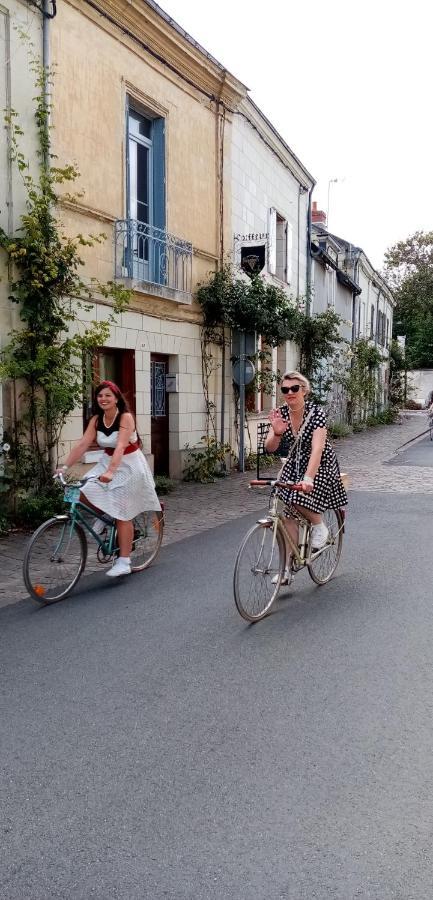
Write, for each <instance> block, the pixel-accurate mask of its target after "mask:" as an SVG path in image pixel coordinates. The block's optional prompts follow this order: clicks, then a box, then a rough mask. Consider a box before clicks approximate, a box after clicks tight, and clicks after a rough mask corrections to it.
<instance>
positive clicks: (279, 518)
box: [233, 478, 345, 622]
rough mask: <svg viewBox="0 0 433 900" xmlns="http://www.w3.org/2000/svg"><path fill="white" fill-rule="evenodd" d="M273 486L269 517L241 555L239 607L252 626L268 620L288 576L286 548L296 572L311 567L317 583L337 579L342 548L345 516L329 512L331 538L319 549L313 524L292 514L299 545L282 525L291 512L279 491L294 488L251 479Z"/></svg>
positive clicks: (249, 537)
mask: <svg viewBox="0 0 433 900" xmlns="http://www.w3.org/2000/svg"><path fill="white" fill-rule="evenodd" d="M266 486H270V487H271V496H270V501H269V512H268V515H267V516H265V517H264V518H263V519H259V520H258V521H257V522H256V524H255V525H253V527H252V528H250V530H249V531H248V533H247V534H246V535H245V537H244V539H243V541H242V544H241V546H240V548H239V551H238V555H237V557H236V563H235V569H234V576H233V589H234V598H235V603H236V608H237V610H238V612H239V613H240V615H241V616H242V617H243V618H244V619H246V620H247V622H257V621H258V620H259V619H263V618H264V616H267V615H268V614H269V612H270V610H271V607H272V605H273V603H274V602H275V600H276V598H277V596H278V593H279V590H280V587H281V580H282V578H283V576H284V572H285V568H286V558H287V550H286V548H287V546H288V547H289V552H290V556H291V563H290V568H291V573H292V574H293V573H295V572H298V571H299V570H300V569H303V568H307V569H308V572H309V575H310V577H311V578H312V579H313V581H314V582H315V583H316V584H319V585H322V584H326V583H327V582H328V581H329V580H330V579H331V578H332V576H333V575H334V572H335V570H336V568H337V566H338V561H339V559H340V556H341V549H342V546H343V534H344V521H345V513H344V510H341V509H337V510H335V509H328V510H326V511H325V512H324V514H323V520H324V523H325V525H326V527H327V529H328V532H329V536H328V540H327V542H326V544H325V546H324V547H322V548H321V549H320V550H314V549H313V547H312V544H311V527H312V526H311V524H310V523H309V522H307V520H306V519H304V518H303V516H301V515H300V514H299V513H298V512H297V511H295V510H291V514H292V515H293V517H294V518H295V519H297V520H298V523H299V544H295V543H294V541H293V540H292V538H291V537H290V535H289V534H288V532H287V530H286V529H285V527H284V524H283V513H284V510H285V509H287V507H286V506H285V504H284V503H282V501H281V500H280V499H279V497H278V494H277V489H278V488H288V487H289V488H290V487H292V486H293V485H291V484H287V483H285V482H281V481H277V480H275V479H272V478H264V479H255V480H254V481H250V487H261V488H263V487H266Z"/></svg>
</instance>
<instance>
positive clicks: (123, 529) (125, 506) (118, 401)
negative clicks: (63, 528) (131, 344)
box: [57, 381, 161, 578]
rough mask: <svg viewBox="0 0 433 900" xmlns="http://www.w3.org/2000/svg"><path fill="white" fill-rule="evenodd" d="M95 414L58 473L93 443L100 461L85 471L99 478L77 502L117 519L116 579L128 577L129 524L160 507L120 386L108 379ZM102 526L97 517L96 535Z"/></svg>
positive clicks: (97, 396)
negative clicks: (102, 451)
mask: <svg viewBox="0 0 433 900" xmlns="http://www.w3.org/2000/svg"><path fill="white" fill-rule="evenodd" d="M94 412H95V415H94V416H93V417H92V418H91V420H90V422H89V424H88V426H87V428H86V431H85V432H84V435H83V437H82V438H81V440H80V441H78V443H77V444H76V446H75V447H74V448H73V450H71V452H70V453H69V455H68V456H67V458H66V460H65V465H64V466H61V467H60V468H59V469H58V470H57V471H63V472H64V471H66V470H67V469H68V468H69V466H72V465H74V463H76V462H78V460H79V459H80V458H81V456H82V455H83V453H85V451H86V450H88V448H89V447H90V445H91V444H93V443H94V442H95V441H96V442H97V444H98V446H99V447H101V449H103V450H104V454H103V456H102V458H101V460H100V462H98V463H97V465H96V466H94V467H93V469H91V470H90V472H88V473H87V474H88V476H89V477H90V476H93V477H95V476H96V477H97V479H98V480H96V481H92V482H91V483H89V484H87V485H85V486H84V487H83V488H82V494H83V498H82V499H83V502H84V503H86V504H87V506H90V507H92V508H93V509H94V510H95V511H96V512H98V513H100V512H103V513H106V514H107V515H109V516H111V517H112V518H113V519H116V525H117V534H118V539H119V551H120V553H119V557H118V559H117V561H116V562H115V564H114V566H113V567H112V568H111V569H110V571H109V572H107V575H109V576H110V577H111V578H117V577H119V575H129V574H130V573H131V560H130V553H131V549H132V542H133V538H134V528H133V524H132V520H133V519H134V518H135V516H137V515H139V514H140V513H141V512H143V510H149V511H150V510H158V511H159V510H160V509H161V505H160V503H159V500H158V497H157V495H156V491H155V485H154V481H153V478H152V473H151V471H150V469H149V466H148V464H147V462H146V459H145V457H144V455H143V453H142V452H141V450H140V441H139V438H138V435H137V431H136V427H135V421H134V417H133V416H132V414H131V413H130V411H129V407H128V404H127V402H126V400H125V397H124V396H123V394H122V392H121V390H120V388H118V387H117V385H116V384H114V383H113V382H112V381H103V382H102V383H101V384H100V385H99V387H98V388H97V390H96V391H95V404H94ZM103 528H104V523H103V522H102V521H101V520H100V519H97V520H96V522H95V524H94V526H93V529H94V531H95V532H96V533H101V531H102V530H103Z"/></svg>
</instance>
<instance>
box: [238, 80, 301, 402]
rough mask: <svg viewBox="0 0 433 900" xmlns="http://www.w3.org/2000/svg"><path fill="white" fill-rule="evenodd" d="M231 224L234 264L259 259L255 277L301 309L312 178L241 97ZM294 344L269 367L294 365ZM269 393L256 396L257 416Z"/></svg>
mask: <svg viewBox="0 0 433 900" xmlns="http://www.w3.org/2000/svg"><path fill="white" fill-rule="evenodd" d="M231 156H232V159H231V185H232V226H233V254H234V260H235V263H236V264H238V265H240V264H241V263H244V260H245V257H248V256H249V255H255V256H259V257H260V265H261V274H262V275H263V276H264V277H266V278H269V279H271V280H272V281H273V282H274V283H275V284H278V285H279V286H281V287H283V288H284V289H285V291H286V292H287V294H288V296H290V297H291V298H292V300H293V303H294V304H298V305H300V306H302V307H304V306H305V301H306V296H307V293H308V289H309V284H308V281H309V267H310V260H309V252H308V246H309V233H308V232H309V228H308V223H309V218H310V216H309V204H310V199H311V191H312V189H313V187H314V183H315V182H314V179H313V177H312V175H310V173H309V172H308V170H307V169H306V168H305V166H304V165H303V164H302V163H301V162H300V160H299V159H298V158H297V157H296V156H295V154H294V153H293V151H292V150H291V149H290V147H289V146H288V145H287V144H286V142H285V141H284V140H283V138H282V137H281V136H280V135H279V134H278V132H277V131H276V129H275V128H274V126H273V125H272V124H271V122H269V120H268V119H267V118H266V116H264V115H263V113H262V112H261V110H260V109H259V108H258V107H257V106H256V105H255V103H254V102H253V101H252V100H251V98H250V97H245V98H244V99H243V100H242V101H241V102H240V104H239V105H238V108H237V110H236V112H235V114H234V115H233V124H232V151H231ZM298 360H299V353H298V349H297V347H296V345H294V344H293V343H292V342H287V343H286V344H285V345H284V346H282V347H279V348H278V350H277V349H274V350H273V351H272V369H273V370H274V371H277V369H278V370H279V371H280V372H284V371H285V370H286V369H289V368H296V367H297V365H298ZM274 400H275V392H274V395H265V394H258V395H257V396H256V402H255V411H256V413H257V414H258V415H260V413H262V412H263V411H266V410H267V409H269V408H270V406H271V405H272V404H273V402H274Z"/></svg>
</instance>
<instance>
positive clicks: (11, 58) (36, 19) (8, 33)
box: [0, 0, 42, 439]
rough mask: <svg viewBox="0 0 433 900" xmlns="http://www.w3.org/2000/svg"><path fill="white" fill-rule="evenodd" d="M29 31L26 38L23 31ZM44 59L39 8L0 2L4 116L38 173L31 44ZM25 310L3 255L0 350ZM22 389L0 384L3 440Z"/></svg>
mask: <svg viewBox="0 0 433 900" xmlns="http://www.w3.org/2000/svg"><path fill="white" fill-rule="evenodd" d="M24 34H25V35H26V36H27V37H26V39H24V38H23V37H22V35H24ZM29 42H31V44H32V45H33V52H34V53H35V55H36V57H37V56H40V58H41V60H42V24H41V17H40V14H39V12H38V11H36V10H34V9H32V8H31V7H30V6H29V4H28V3H25V2H22V0H7V2H6V4H5V3H1V2H0V110H1V113H0V115H3V111H4V110H11V109H12V110H14V111H15V112H16V113H17V114H18V116H19V123H20V126H21V128H22V130H23V135H22V137H21V138H20V142H21V149H22V151H23V153H24V155H25V157H26V159H27V160H28V163H29V171H30V172H31V173H33V174H34V173H35V172H36V171H37V166H38V164H39V163H38V159H37V143H36V130H35V122H34V105H33V102H32V98H33V97H34V94H35V89H34V81H33V75H32V73H31V72H30V70H29V66H28V43H29ZM9 142H10V130H9V128H5V127H3V124H2V126H1V127H0V224H1V226H2V228H4V230H5V231H6V232H7V233H8V234H13V233H14V232H15V231H16V229H17V228H19V226H20V220H21V216H22V214H23V213H24V212H25V200H26V195H25V190H24V185H23V180H22V177H21V176H20V175H19V174H18V172H17V170H16V168H15V167H14V166H13V165H12V163H11V160H10V144H9ZM19 321H20V320H19V311H18V307H17V306H16V304H13V303H11V302H10V300H9V272H8V269H7V264H6V259H5V257H4V256H3V255H0V349H1V348H3V347H4V346H5V345H6V343H7V342H8V339H9V334H10V332H11V330H12V329H13V328H16V327H19ZM17 403H18V397H17V388H16V386H13V385H7V386H6V385H3V386H2V385H0V439H1V438H2V436H3V431H4V430H5V431H6V432H7V433H10V431H11V427H12V425H13V421H14V418H15V416H16V407H17Z"/></svg>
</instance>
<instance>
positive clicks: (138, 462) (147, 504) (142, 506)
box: [81, 416, 161, 522]
mask: <svg viewBox="0 0 433 900" xmlns="http://www.w3.org/2000/svg"><path fill="white" fill-rule="evenodd" d="M114 429H116V430H114ZM118 437H119V430H118V422H117V420H116V421H115V422H114V423H113V425H112V426H111V428H106V426H105V425H104V424H103V421H102V416H98V422H97V431H96V440H97V443H98V446H99V447H101V448H102V449H105V448H106V447H108V448H112V449H114V448H115V447H116V444H117V439H118ZM136 441H137V432H136V431H134V432H133V434H132V435H131V437H130V441H129V442H130V444H133V443H135V442H136ZM110 462H111V456H109V455H108V453H104V454H103V456H102V457H101V459H100V461H99V462H98V463H97V465H96V466H94V467H93V469H90V471H89V472H88V473H87V476H90V475H102V474H103V473H104V472H106V470H107V469H108V467H109V465H110ZM81 490H82V493H83V494H84V496H85V497H86V498H87V500H89V502H90V503H93V506H96V508H97V509H100V510H102V512H104V513H107V515H109V516H112V517H113V519H120V520H121V521H124V522H128V521H130V520H131V519H134V518H135V516H138V515H139V513H142V512H147V511H148V510H153V509H154V510H160V509H161V504H160V502H159V500H158V497H157V495H156V491H155V484H154V481H153V477H152V473H151V471H150V469H149V466H148V464H147V462H146V459H145V457H144V456H143V454H142V452H141V450H134V451H133V452H132V453H125V454H124V455H123V458H122V461H121V463H120V465H119V466H118V468H117V469H116V471H115V473H114V475H113V479H112V481H110V483H109V484H103V483H102V481H91V482H89V484H86V485H84V487H83V488H82V489H81Z"/></svg>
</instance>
